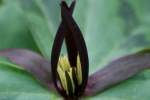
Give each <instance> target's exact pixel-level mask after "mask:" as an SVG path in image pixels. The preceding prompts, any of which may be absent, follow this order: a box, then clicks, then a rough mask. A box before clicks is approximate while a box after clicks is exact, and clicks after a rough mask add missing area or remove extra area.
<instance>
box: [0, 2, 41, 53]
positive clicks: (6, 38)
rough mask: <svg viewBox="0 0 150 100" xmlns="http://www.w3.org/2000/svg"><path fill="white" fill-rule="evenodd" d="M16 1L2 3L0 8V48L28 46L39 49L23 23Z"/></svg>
mask: <svg viewBox="0 0 150 100" xmlns="http://www.w3.org/2000/svg"><path fill="white" fill-rule="evenodd" d="M18 7H19V6H18V4H17V3H15V2H14V3H4V4H3V5H2V6H1V8H0V49H4V48H28V49H32V50H35V51H39V50H38V48H37V46H36V44H35V42H34V41H33V38H32V36H31V34H30V32H29V30H28V29H27V27H26V25H25V21H24V19H23V17H22V13H21V11H20V9H18Z"/></svg>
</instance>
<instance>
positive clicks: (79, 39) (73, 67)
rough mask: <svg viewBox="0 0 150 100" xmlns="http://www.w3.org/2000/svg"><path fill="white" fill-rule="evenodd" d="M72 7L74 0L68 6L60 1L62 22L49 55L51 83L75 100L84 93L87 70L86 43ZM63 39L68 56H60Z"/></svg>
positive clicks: (65, 96) (63, 94) (67, 96)
mask: <svg viewBox="0 0 150 100" xmlns="http://www.w3.org/2000/svg"><path fill="white" fill-rule="evenodd" d="M74 7H75V1H73V2H72V4H71V6H70V7H68V5H67V3H66V2H65V1H61V18H62V22H61V24H60V27H59V29H58V31H57V33H56V37H55V40H54V44H53V48H52V56H51V65H52V77H53V83H54V85H55V87H56V89H57V91H58V92H59V94H61V95H62V96H63V97H64V98H65V99H68V100H70V99H71V100H77V99H78V98H79V97H80V96H81V95H82V94H83V93H84V90H85V87H86V84H87V80H88V72H89V62H88V53H87V48H86V44H85V41H84V38H83V36H82V33H81V31H80V29H79V27H78V25H77V24H76V22H75V20H74V18H73V17H72V13H73V10H74ZM64 40H65V43H66V47H67V54H68V56H60V52H61V48H62V44H63V41H64Z"/></svg>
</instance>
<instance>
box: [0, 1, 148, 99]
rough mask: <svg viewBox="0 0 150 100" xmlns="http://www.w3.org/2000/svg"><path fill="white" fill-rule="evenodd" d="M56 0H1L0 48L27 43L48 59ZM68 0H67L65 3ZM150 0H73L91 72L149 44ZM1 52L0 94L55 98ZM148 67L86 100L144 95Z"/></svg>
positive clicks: (55, 23)
mask: <svg viewBox="0 0 150 100" xmlns="http://www.w3.org/2000/svg"><path fill="white" fill-rule="evenodd" d="M60 1H61V0H0V49H5V48H26V49H30V50H33V51H35V52H38V53H40V54H42V55H43V56H44V57H46V58H47V59H50V53H51V47H52V44H53V40H54V36H55V33H56V31H57V28H58V26H59V23H60V21H61V18H60V7H59V4H60ZM70 2H71V0H68V4H70ZM149 3H150V0H77V5H76V8H75V12H74V18H75V20H76V21H77V23H78V25H79V26H80V28H81V31H82V32H83V34H84V38H85V41H86V43H87V48H88V51H89V59H90V73H93V72H95V71H96V70H97V69H100V68H102V67H103V66H104V65H106V64H107V63H109V62H110V61H112V59H116V58H118V57H121V56H124V55H127V54H131V53H134V52H138V51H140V50H143V49H145V48H149V46H150V28H149V27H150V12H149V11H150V6H149ZM8 63H9V62H7V61H6V59H3V58H0V100H50V99H52V100H54V99H56V100H57V99H58V98H59V97H58V95H56V94H54V93H53V92H51V91H49V90H47V89H46V88H44V87H42V86H41V85H40V84H39V83H38V82H37V81H36V80H35V79H34V78H33V77H32V76H31V75H30V74H29V73H27V72H25V71H23V70H20V69H18V68H14V66H15V65H13V64H12V65H11V64H8ZM149 84H150V71H149V70H147V71H145V72H143V73H140V74H138V75H136V76H135V77H133V78H131V79H129V80H127V81H125V82H123V83H122V84H120V85H118V86H115V87H113V88H111V89H109V90H107V91H105V92H103V93H101V94H99V95H96V96H94V97H90V98H89V97H88V98H86V99H89V100H108V99H109V100H140V99H142V100H149V98H150V95H149V93H150V90H149V88H150V85H149Z"/></svg>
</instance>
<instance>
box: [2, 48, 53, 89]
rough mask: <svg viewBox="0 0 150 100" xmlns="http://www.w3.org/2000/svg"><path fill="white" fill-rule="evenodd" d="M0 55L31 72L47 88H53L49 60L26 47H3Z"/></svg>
mask: <svg viewBox="0 0 150 100" xmlns="http://www.w3.org/2000/svg"><path fill="white" fill-rule="evenodd" d="M0 56H1V57H5V58H8V59H9V60H10V61H11V62H12V63H14V64H17V65H19V66H20V67H22V68H23V69H24V70H25V71H27V72H29V73H31V74H32V75H33V76H34V77H35V78H36V79H37V80H38V81H40V82H41V83H42V84H44V85H45V86H46V87H48V88H49V89H51V88H53V85H52V77H51V65H50V61H47V60H46V59H44V58H43V57H42V56H40V55H39V54H37V53H35V52H32V51H29V50H26V49H5V50H0Z"/></svg>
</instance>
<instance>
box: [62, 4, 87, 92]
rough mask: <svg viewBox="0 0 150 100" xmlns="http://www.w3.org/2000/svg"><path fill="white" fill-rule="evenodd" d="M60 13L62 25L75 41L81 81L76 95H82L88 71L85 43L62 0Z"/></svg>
mask: <svg viewBox="0 0 150 100" xmlns="http://www.w3.org/2000/svg"><path fill="white" fill-rule="evenodd" d="M61 13H62V20H64V22H65V23H64V25H65V26H66V27H67V29H69V30H70V32H71V33H70V34H71V35H72V36H73V39H74V41H75V44H76V47H77V50H78V53H79V56H80V61H81V66H82V77H83V78H82V79H83V83H82V84H81V85H80V86H79V87H78V89H79V91H78V90H77V91H78V95H82V93H83V92H84V89H85V87H86V84H87V80H88V72H89V61H88V53H87V48H86V44H85V41H84V38H83V36H82V32H81V31H80V29H79V27H78V25H77V24H76V22H75V20H74V19H73V17H72V15H71V14H70V13H69V11H68V10H67V6H66V4H65V2H62V4H61Z"/></svg>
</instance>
